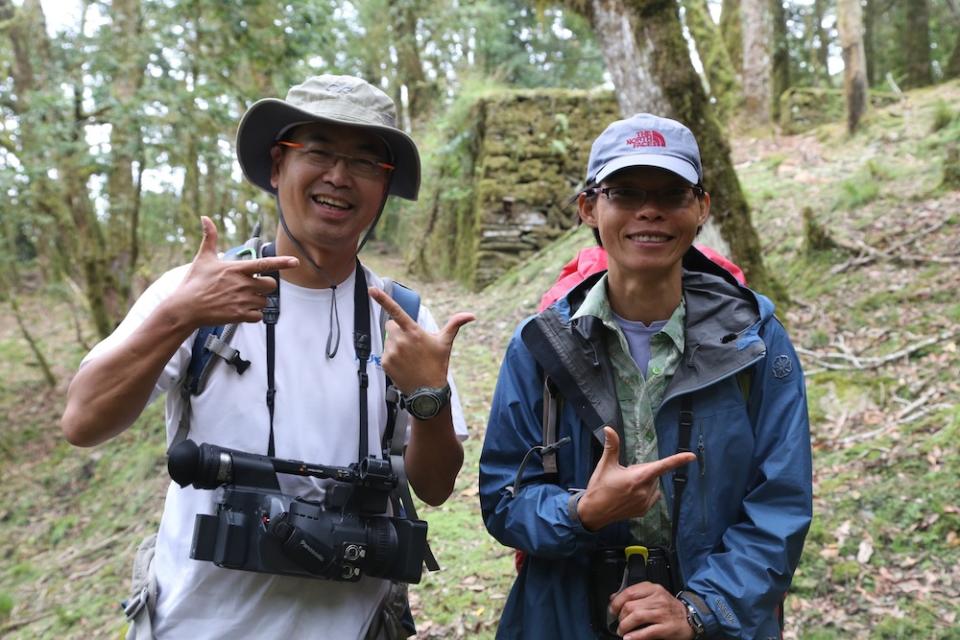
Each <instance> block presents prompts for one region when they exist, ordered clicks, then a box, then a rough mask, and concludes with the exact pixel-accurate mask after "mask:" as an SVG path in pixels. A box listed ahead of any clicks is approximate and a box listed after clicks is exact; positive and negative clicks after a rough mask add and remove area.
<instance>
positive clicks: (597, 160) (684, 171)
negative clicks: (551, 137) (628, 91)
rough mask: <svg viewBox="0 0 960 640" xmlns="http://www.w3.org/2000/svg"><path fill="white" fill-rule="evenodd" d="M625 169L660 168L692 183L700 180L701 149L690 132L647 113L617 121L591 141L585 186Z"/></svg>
mask: <svg viewBox="0 0 960 640" xmlns="http://www.w3.org/2000/svg"><path fill="white" fill-rule="evenodd" d="M627 167H659V168H661V169H666V170H667V171H671V172H673V173H675V174H677V175H678V176H680V177H681V178H683V179H684V180H686V181H687V182H690V183H691V184H700V183H701V182H702V181H703V166H702V165H701V163H700V147H699V146H697V140H696V138H694V137H693V133H692V132H691V131H690V129H688V128H687V127H685V126H684V125H682V124H680V123H679V122H677V121H676V120H671V119H670V118H661V117H660V116H655V115H652V114H649V113H638V114H636V115H633V116H630V117H629V118H626V119H624V120H617V121H616V122H614V123H612V124H611V125H610V126H608V127H607V128H606V129H605V130H604V132H603V133H601V134H600V136H599V137H598V138H597V139H596V140H594V141H593V146H592V147H591V148H590V160H589V161H588V162H587V181H586V183H585V184H587V185H594V184H598V183H600V182H601V181H602V180H603V179H604V178H606V177H608V176H610V175H611V174H613V173H614V172H616V171H619V170H621V169H626V168H627Z"/></svg>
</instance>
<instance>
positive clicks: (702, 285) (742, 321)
mask: <svg viewBox="0 0 960 640" xmlns="http://www.w3.org/2000/svg"><path fill="white" fill-rule="evenodd" d="M601 275H602V273H597V274H594V275H593V276H591V277H589V278H587V279H586V280H584V281H583V282H581V283H580V284H579V285H577V286H576V287H574V288H573V289H572V290H571V291H570V292H569V293H568V294H567V295H566V296H565V297H564V298H562V299H560V300H559V301H557V303H556V307H557V311H558V312H560V314H561V315H563V316H564V317H565V318H567V319H568V321H569V318H570V316H571V315H573V313H574V312H575V310H576V309H578V308H579V307H580V305H581V304H582V303H583V300H584V298H585V297H586V294H587V292H588V291H589V290H590V289H591V287H593V285H594V284H596V283H597V280H599V279H600V277H601ZM683 297H684V301H685V303H686V322H685V331H686V341H685V342H686V346H685V349H684V358H683V364H682V365H681V367H680V369H678V371H677V374H675V375H674V377H673V379H672V380H671V383H670V386H669V387H668V389H667V393H666V396H665V397H670V396H673V395H676V394H679V393H685V392H688V391H692V390H694V389H698V388H700V387H703V386H706V385H708V384H710V383H712V382H713V381H715V380H717V379H720V378H724V377H727V376H729V375H732V374H734V373H736V372H737V371H740V370H741V369H743V368H745V367H747V366H749V365H750V364H751V363H753V362H755V361H756V360H757V359H759V358H760V357H762V356H763V355H764V353H765V352H766V348H765V347H764V344H763V340H762V339H761V338H760V335H759V332H760V329H761V327H762V326H763V325H764V324H765V323H766V322H768V321H770V320H771V319H772V318H773V311H774V306H773V303H772V302H771V301H770V299H769V298H767V297H765V296H763V295H761V294H758V293H756V292H754V291H752V290H751V289H749V288H748V287H746V286H744V285H742V284H740V283H739V282H738V281H737V279H736V278H735V277H734V276H733V275H732V274H730V272H728V271H726V270H725V269H723V268H722V267H720V266H718V265H717V264H716V263H714V262H713V261H711V260H710V259H709V258H707V257H706V256H705V255H703V253H701V252H700V251H699V250H697V249H696V248H695V247H690V249H689V250H688V251H687V253H686V254H685V255H684V257H683ZM597 323H599V320H598V319H596V318H593V317H591V316H584V317H581V318H579V319H577V320H576V321H574V322H572V323H571V324H572V328H573V330H574V331H575V332H576V333H578V334H579V335H580V336H581V337H583V338H584V339H588V340H589V339H590V338H591V336H592V335H593V334H595V332H596V330H597V328H596V326H595V325H596V324H597Z"/></svg>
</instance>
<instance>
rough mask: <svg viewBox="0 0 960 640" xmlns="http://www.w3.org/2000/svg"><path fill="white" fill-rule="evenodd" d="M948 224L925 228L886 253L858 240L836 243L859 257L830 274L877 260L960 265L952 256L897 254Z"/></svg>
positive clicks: (840, 265) (834, 269)
mask: <svg viewBox="0 0 960 640" xmlns="http://www.w3.org/2000/svg"><path fill="white" fill-rule="evenodd" d="M945 224H947V220H946V219H944V220H940V221H938V222H935V223H934V224H932V225H930V226H928V227H924V228H923V229H921V230H920V231H918V232H917V233H915V234H913V235H912V236H909V237H907V238H904V239H903V240H901V241H899V242H895V243H894V244H892V245H890V248H889V249H887V250H886V251H882V250H880V249H877V248H876V247H872V246H870V245H868V244H867V243H865V242H863V241H862V240H856V241H855V242H854V243H853V244H852V245H851V244H849V243H846V242H843V241H836V243H837V246H839V247H840V248H842V249H844V250H845V251H848V252H850V253H857V254H858V255H857V256H856V257H855V258H851V259H849V260H847V261H846V262H844V263H842V264H839V265H837V266H835V267H833V268H832V269H830V274H831V275H835V274H838V273H843V272H844V271H846V270H847V269H850V268H851V267H862V266H864V265H867V264H870V263H872V262H874V261H876V260H880V259H885V260H890V261H892V262H907V263H911V264H916V263H920V264H923V263H927V262H936V263H941V264H958V263H960V259H957V258H953V257H951V256H924V255H919V254H901V253H897V250H899V249H902V248H904V247H908V246H910V245H911V244H913V243H914V242H916V241H917V240H919V239H920V238H923V237H924V236H928V235H930V234H931V233H933V232H935V231H938V230H939V229H940V228H941V227H943V226H944V225H945Z"/></svg>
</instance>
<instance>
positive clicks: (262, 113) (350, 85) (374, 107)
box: [237, 75, 420, 200]
mask: <svg viewBox="0 0 960 640" xmlns="http://www.w3.org/2000/svg"><path fill="white" fill-rule="evenodd" d="M313 122H321V123H330V124H336V125H343V126H348V127H356V128H358V129H363V130H365V131H369V132H371V133H373V134H375V135H378V136H380V137H381V138H382V139H383V141H384V142H385V143H386V145H387V147H388V148H389V149H390V154H391V158H390V161H391V162H392V163H393V164H394V165H396V167H397V168H396V169H395V170H394V171H393V174H392V175H391V179H390V189H389V193H390V194H392V195H395V196H399V197H401V198H406V199H407V200H416V199H417V192H418V191H419V189H420V154H419V153H418V151H417V145H416V144H414V142H413V140H412V139H411V138H410V136H408V135H407V134H406V133H404V132H403V131H401V130H400V129H398V128H397V124H396V123H397V110H396V107H395V106H394V104H393V100H392V99H390V96H388V95H387V94H385V93H384V92H383V91H381V90H380V89H377V88H376V87H374V86H373V85H371V84H370V83H368V82H367V81H365V80H362V79H360V78H355V77H353V76H334V75H322V76H314V77H312V78H308V79H307V80H306V81H304V82H303V83H302V84H298V85H296V86H294V87H293V88H291V89H290V91H289V92H288V93H287V98H286V100H279V99H277V98H266V99H264V100H258V101H257V102H255V103H254V104H253V105H252V106H251V107H250V108H249V109H247V112H246V113H245V114H244V115H243V118H241V120H240V127H239V128H238V129H237V159H238V160H239V161H240V168H241V169H243V174H244V175H245V176H246V177H247V180H249V181H250V182H252V183H253V184H255V185H257V186H258V187H260V188H261V189H263V190H264V191H267V192H268V193H272V194H276V189H274V188H273V186H272V185H271V184H270V171H271V168H272V162H273V161H272V160H271V158H270V148H271V147H272V146H273V145H274V143H276V141H277V140H278V138H279V136H280V135H282V134H283V133H285V132H286V131H287V130H288V129H290V128H291V127H293V126H295V125H299V124H308V123H313Z"/></svg>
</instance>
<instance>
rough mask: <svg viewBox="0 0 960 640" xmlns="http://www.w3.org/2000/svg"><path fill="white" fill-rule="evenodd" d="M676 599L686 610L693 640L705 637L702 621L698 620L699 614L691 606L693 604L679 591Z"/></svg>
mask: <svg viewBox="0 0 960 640" xmlns="http://www.w3.org/2000/svg"><path fill="white" fill-rule="evenodd" d="M677 599H678V600H679V601H680V602H682V603H683V606H685V607H686V608H687V624H689V625H690V628H691V629H693V640H700V639H701V638H704V637H705V636H706V632H707V630H706V628H705V627H704V626H703V620H702V619H701V618H700V612H699V611H697V608H696V607H695V606H693V603H692V602H690V600H689V599H688V598H687V596H686V594H685V593H684V592H683V591H681V592H680V593H678V594H677Z"/></svg>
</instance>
